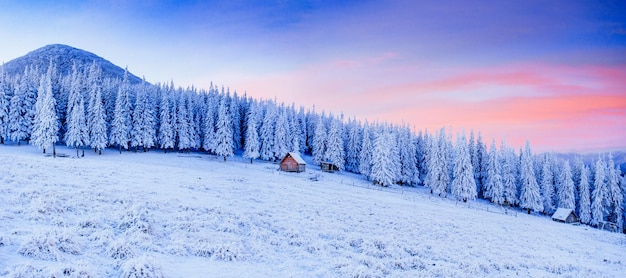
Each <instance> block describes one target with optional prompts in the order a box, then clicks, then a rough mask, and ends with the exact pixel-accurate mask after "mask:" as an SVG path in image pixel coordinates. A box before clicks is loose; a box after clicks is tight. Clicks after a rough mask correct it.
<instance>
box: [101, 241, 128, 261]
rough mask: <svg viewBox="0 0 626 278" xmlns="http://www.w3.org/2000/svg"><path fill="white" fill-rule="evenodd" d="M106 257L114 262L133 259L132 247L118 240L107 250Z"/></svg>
mask: <svg viewBox="0 0 626 278" xmlns="http://www.w3.org/2000/svg"><path fill="white" fill-rule="evenodd" d="M107 255H108V256H109V257H111V258H113V259H116V260H124V259H128V258H133V257H135V251H134V248H133V246H131V245H130V244H128V242H126V241H125V240H124V239H118V240H116V241H114V242H113V243H111V245H110V246H109V248H108V250H107Z"/></svg>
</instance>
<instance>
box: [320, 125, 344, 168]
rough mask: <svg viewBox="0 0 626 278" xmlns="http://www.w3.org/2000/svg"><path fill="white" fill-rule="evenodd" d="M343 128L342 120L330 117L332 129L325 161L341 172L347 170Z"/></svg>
mask: <svg viewBox="0 0 626 278" xmlns="http://www.w3.org/2000/svg"><path fill="white" fill-rule="evenodd" d="M342 135H343V128H342V123H341V120H339V119H335V118H334V117H333V116H331V117H330V128H329V129H328V137H327V141H326V151H325V153H324V160H326V161H327V162H330V163H332V164H334V165H335V166H337V168H339V170H344V169H345V159H344V149H343V136H342Z"/></svg>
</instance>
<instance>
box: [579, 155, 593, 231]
mask: <svg viewBox="0 0 626 278" xmlns="http://www.w3.org/2000/svg"><path fill="white" fill-rule="evenodd" d="M580 164H581V165H580V166H581V167H580V169H581V170H580V181H579V184H578V192H579V202H578V216H579V217H580V222H582V223H584V224H589V223H591V189H590V188H589V186H590V184H589V168H587V166H585V165H584V164H583V163H582V160H581V161H580Z"/></svg>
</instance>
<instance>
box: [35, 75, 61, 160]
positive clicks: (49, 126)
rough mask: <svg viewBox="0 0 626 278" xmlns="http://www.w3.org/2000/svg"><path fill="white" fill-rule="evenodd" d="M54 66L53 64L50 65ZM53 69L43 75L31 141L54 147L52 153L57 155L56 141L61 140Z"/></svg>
mask: <svg viewBox="0 0 626 278" xmlns="http://www.w3.org/2000/svg"><path fill="white" fill-rule="evenodd" d="M50 67H52V65H50ZM50 78H51V69H49V70H48V73H47V74H46V75H45V76H42V78H41V81H40V85H39V92H38V93H39V97H38V98H37V103H36V104H35V107H36V114H35V115H36V116H35V122H34V125H33V134H32V140H31V143H32V144H33V145H34V146H35V147H37V148H39V149H43V151H44V153H45V152H46V148H50V147H51V148H52V155H53V156H55V157H56V148H55V143H56V142H57V141H58V140H59V136H58V132H59V120H58V118H57V114H56V109H55V107H56V101H55V99H54V96H53V94H52V84H51V83H50Z"/></svg>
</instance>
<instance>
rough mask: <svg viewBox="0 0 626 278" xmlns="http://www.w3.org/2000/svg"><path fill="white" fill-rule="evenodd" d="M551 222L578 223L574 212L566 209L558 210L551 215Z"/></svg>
mask: <svg viewBox="0 0 626 278" xmlns="http://www.w3.org/2000/svg"><path fill="white" fill-rule="evenodd" d="M552 220H554V221H558V222H563V223H576V222H578V221H579V219H578V216H577V215H576V213H574V210H572V209H566V208H558V209H557V210H556V212H555V213H554V214H553V215H552Z"/></svg>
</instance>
